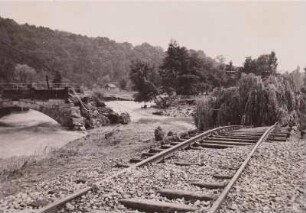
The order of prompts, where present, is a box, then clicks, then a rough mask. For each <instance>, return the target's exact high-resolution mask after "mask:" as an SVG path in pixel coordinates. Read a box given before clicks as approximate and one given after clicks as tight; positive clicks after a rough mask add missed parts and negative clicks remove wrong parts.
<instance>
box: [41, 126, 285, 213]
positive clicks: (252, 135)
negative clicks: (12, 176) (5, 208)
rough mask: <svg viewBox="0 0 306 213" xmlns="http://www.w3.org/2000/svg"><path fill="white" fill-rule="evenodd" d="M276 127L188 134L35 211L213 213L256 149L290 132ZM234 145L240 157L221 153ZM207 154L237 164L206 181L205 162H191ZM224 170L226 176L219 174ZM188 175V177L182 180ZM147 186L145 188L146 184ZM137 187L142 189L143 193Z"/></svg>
mask: <svg viewBox="0 0 306 213" xmlns="http://www.w3.org/2000/svg"><path fill="white" fill-rule="evenodd" d="M277 129H278V128H277V124H275V125H273V126H271V127H269V128H265V129H263V128H261V129H259V130H255V131H253V129H252V128H243V127H242V126H238V125H233V126H225V127H218V128H215V129H212V130H208V131H205V132H198V131H196V130H194V131H189V132H188V133H187V134H183V135H181V137H180V138H179V140H177V141H173V142H169V143H168V144H163V145H161V146H160V147H155V148H152V149H151V150H149V151H148V152H146V153H143V154H142V158H135V159H131V161H130V163H129V164H122V165H118V166H120V167H125V168H122V169H121V170H120V171H118V172H116V173H115V174H113V175H111V176H109V177H107V178H105V179H102V180H100V181H98V182H96V183H95V184H93V185H91V186H87V187H85V188H83V189H81V190H78V191H76V192H74V193H73V194H70V195H69V196H67V197H65V198H62V199H59V200H57V201H56V202H54V203H51V204H48V205H46V206H45V207H43V208H40V209H38V210H37V212H39V213H46V212H91V211H92V210H95V209H98V210H99V209H100V210H104V211H114V212H126V211H127V209H131V210H139V211H144V212H209V213H213V212H216V211H217V209H218V208H219V206H220V205H221V203H222V201H223V200H224V199H225V197H226V195H227V194H228V192H229V190H230V189H231V187H232V186H233V185H234V183H235V182H236V180H237V179H238V178H239V176H240V175H241V173H242V171H243V169H244V168H245V167H246V165H247V163H248V161H249V160H250V158H251V157H252V155H253V153H254V152H255V151H256V149H257V147H258V146H259V145H260V144H261V143H262V142H264V141H266V140H268V139H269V140H270V141H277V142H280V141H286V139H287V137H288V136H289V133H288V132H282V131H279V130H277ZM237 147H241V150H240V153H239V155H238V157H237V156H235V155H231V154H230V153H229V154H228V153H227V152H226V151H223V150H231V148H235V149H236V148H237ZM246 147H247V148H246ZM207 150H218V151H217V154H220V153H221V154H220V156H219V160H220V162H221V161H222V158H223V157H224V156H226V157H228V158H233V159H234V160H233V161H235V160H236V159H238V160H236V161H237V162H235V163H233V164H234V165H233V164H232V165H226V166H224V165H223V166H222V165H217V167H219V168H218V171H219V173H218V172H217V173H216V172H215V173H212V174H205V175H206V176H207V175H209V176H210V177H209V180H210V181H204V178H205V177H206V176H201V174H200V172H201V171H202V170H201V168H202V169H205V168H204V167H205V165H206V162H205V161H203V160H202V161H201V160H200V161H194V160H190V159H192V158H193V157H194V156H199V155H203V154H204V155H205V154H209V153H206V152H207ZM219 150H221V151H219ZM240 155H241V156H240ZM186 156H187V157H186ZM188 156H190V157H188ZM182 159H183V160H182ZM206 166H207V165H206ZM169 168H170V169H169ZM173 169H175V170H173ZM164 170H165V171H164ZM176 170H177V171H176ZM189 170H191V171H189ZM223 170H224V171H226V173H222V171H223ZM169 171H170V176H171V175H172V174H173V177H170V178H166V179H167V180H166V181H164V180H163V181H161V182H160V183H159V182H158V181H159V180H161V179H160V177H158V178H157V179H154V176H155V174H156V175H157V176H158V175H160V174H165V175H166V176H167V175H169ZM197 171H199V172H198V173H199V174H198V176H197V177H198V178H195V176H194V175H193V172H195V173H197ZM220 171H221V172H220ZM204 173H205V172H204ZM186 174H187V177H185V176H184V175H186ZM182 175H183V177H181V176H182ZM134 176H135V178H134ZM203 177H204V178H203ZM152 180H153V181H152ZM216 180H217V181H216ZM156 181H157V182H156ZM146 182H149V184H144V183H146ZM176 183H179V184H176ZM138 184H139V187H138V188H137V185H138ZM142 184H144V185H142ZM176 185H178V186H176ZM130 186H132V190H130V189H131V187H130ZM171 186H175V187H172V188H171ZM129 187H130V188H129ZM126 188H127V189H126ZM135 189H136V190H135ZM137 189H141V192H139V191H137ZM129 190H130V191H129ZM126 191H128V192H126ZM206 191H210V193H205V192H206ZM101 212H103V211H101Z"/></svg>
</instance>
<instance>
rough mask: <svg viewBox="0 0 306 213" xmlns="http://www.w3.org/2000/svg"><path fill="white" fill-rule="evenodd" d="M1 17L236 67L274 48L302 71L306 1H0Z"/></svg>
mask: <svg viewBox="0 0 306 213" xmlns="http://www.w3.org/2000/svg"><path fill="white" fill-rule="evenodd" d="M0 16H2V17H5V18H12V19H14V20H15V21H17V22H18V23H29V24H33V25H37V26H45V27H50V28H51V29H58V30H64V31H68V32H73V33H77V34H83V35H87V36H93V37H95V36H101V37H108V38H110V39H112V40H116V41H118V42H124V41H127V42H130V43H132V44H133V45H137V44H141V43H143V42H148V43H150V44H152V45H155V46H161V47H163V48H164V49H166V48H167V45H168V43H169V41H170V39H175V40H177V41H178V43H179V44H180V45H183V46H186V47H187V48H189V49H201V50H203V51H204V52H205V53H206V54H207V55H209V56H211V57H216V56H217V55H224V56H225V58H226V61H227V62H229V61H230V60H232V61H233V63H234V64H235V65H241V64H242V63H243V61H244V59H245V57H246V56H252V57H258V56H259V55H260V54H263V53H270V52H271V51H272V50H273V51H275V52H276V55H277V57H278V59H279V69H282V70H289V71H291V70H293V69H295V68H296V67H297V65H300V66H301V67H306V2H257V3H256V2H173V1H172V2H160V1H159V2H113V3H110V2H59V1H56V2H55V1H54V2H0Z"/></svg>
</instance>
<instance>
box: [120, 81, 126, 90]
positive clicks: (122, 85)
mask: <svg viewBox="0 0 306 213" xmlns="http://www.w3.org/2000/svg"><path fill="white" fill-rule="evenodd" d="M119 87H120V89H126V87H127V81H126V80H125V79H124V78H123V79H121V80H120V82H119Z"/></svg>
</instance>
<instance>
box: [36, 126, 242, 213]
mask: <svg viewBox="0 0 306 213" xmlns="http://www.w3.org/2000/svg"><path fill="white" fill-rule="evenodd" d="M241 127H242V126H241V125H232V126H224V127H217V128H214V129H211V130H208V131H205V132H203V133H201V134H199V135H196V136H194V137H192V138H190V139H188V140H186V141H184V142H182V143H179V144H177V145H175V146H173V147H171V148H169V149H167V150H165V151H163V152H161V153H159V154H157V155H154V156H152V157H149V158H147V159H145V160H143V161H141V162H139V163H137V164H134V165H132V166H130V167H128V168H126V169H123V170H121V171H120V172H118V173H116V174H114V175H112V176H109V177H108V178H105V179H103V180H101V181H98V182H96V183H95V184H94V185H93V186H88V187H86V188H84V189H81V190H79V191H76V192H74V193H73V194H71V195H69V196H67V197H65V198H63V199H60V200H58V201H56V202H54V203H51V204H49V205H47V206H45V207H43V208H41V209H38V211H37V212H38V213H49V212H52V211H54V210H56V209H57V208H59V207H60V206H62V205H64V204H65V203H67V202H69V201H70V200H73V199H75V198H77V197H80V196H82V195H83V194H85V193H87V192H89V191H91V190H93V189H95V188H96V187H97V186H99V185H101V184H102V183H104V182H107V181H109V180H111V179H113V178H115V177H118V176H119V175H121V174H124V173H126V172H129V171H132V170H133V169H136V168H137V167H141V166H145V165H148V164H150V163H156V162H159V161H161V160H163V159H165V158H166V157H168V156H170V155H171V154H172V153H174V152H176V151H178V150H180V149H184V148H187V147H188V146H190V145H192V144H194V143H195V142H197V141H198V140H201V139H202V138H203V137H206V136H209V135H211V134H212V133H216V132H217V133H219V132H222V131H230V130H235V129H239V128H241Z"/></svg>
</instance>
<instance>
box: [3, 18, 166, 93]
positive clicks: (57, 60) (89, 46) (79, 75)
mask: <svg viewBox="0 0 306 213" xmlns="http://www.w3.org/2000/svg"><path fill="white" fill-rule="evenodd" d="M163 58H164V51H163V50H162V48H160V47H153V46H151V45H149V44H147V43H144V44H141V45H138V46H135V47H133V46H132V45H131V44H129V43H126V42H125V43H117V42H115V41H112V40H110V39H108V38H102V37H97V38H90V37H87V36H81V35H76V34H72V33H67V32H61V31H56V30H55V31H54V30H51V29H49V28H45V27H35V26H32V25H28V24H23V25H19V24H17V23H16V22H14V21H13V20H11V19H4V18H1V17H0V83H1V82H12V81H14V79H13V75H12V74H13V72H14V70H15V67H16V65H17V64H21V65H27V66H29V67H32V68H33V69H35V71H36V77H37V78H38V79H37V80H43V81H44V80H45V77H46V75H48V76H55V75H56V73H60V75H61V76H62V78H63V80H64V81H71V82H74V83H78V84H80V85H84V86H88V87H92V86H94V85H97V86H104V84H106V83H109V82H112V83H116V84H118V85H119V82H120V81H122V79H126V80H127V81H128V82H126V86H128V85H129V79H128V75H129V72H130V64H131V62H132V61H133V60H137V59H139V60H142V61H145V62H148V63H150V64H152V65H154V66H156V67H158V66H160V65H161V62H162V60H163Z"/></svg>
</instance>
